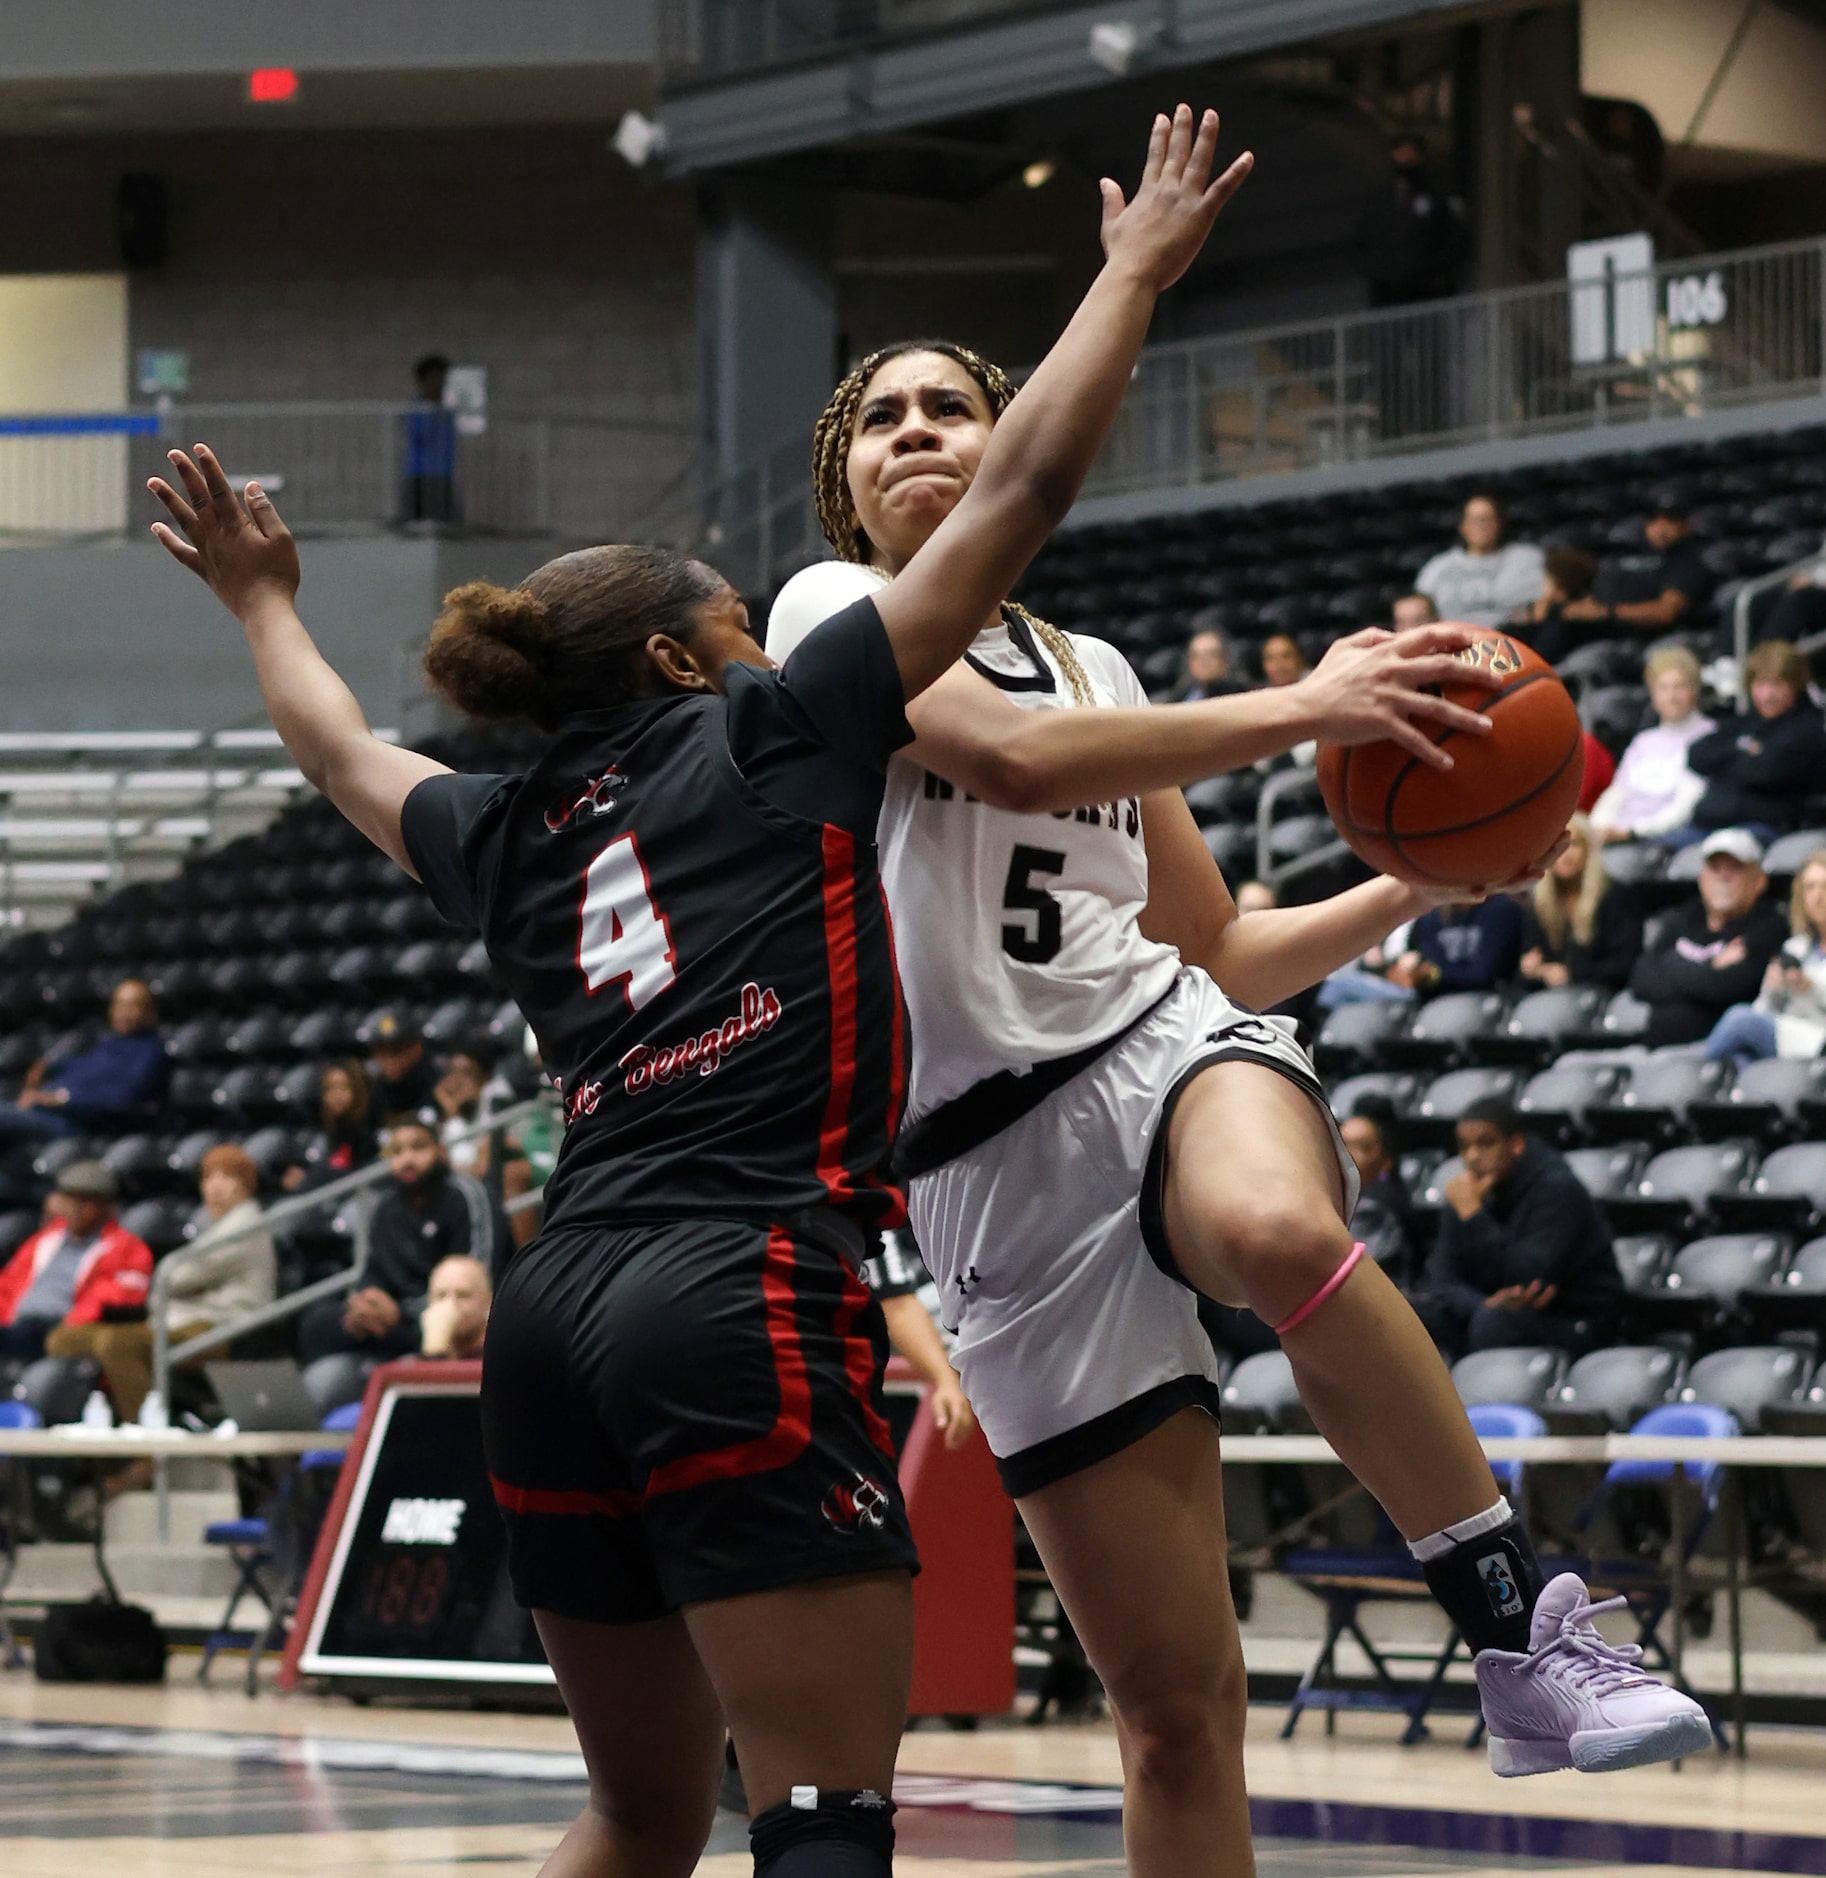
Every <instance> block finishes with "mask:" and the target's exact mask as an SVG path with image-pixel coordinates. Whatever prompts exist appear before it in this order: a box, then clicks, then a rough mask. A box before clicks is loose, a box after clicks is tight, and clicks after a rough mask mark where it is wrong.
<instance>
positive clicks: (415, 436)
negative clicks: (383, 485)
mask: <svg viewBox="0 0 1826 1878" xmlns="http://www.w3.org/2000/svg"><path fill="white" fill-rule="evenodd" d="M449 377H450V361H449V360H448V359H447V358H445V357H444V355H443V354H442V353H441V352H428V353H426V355H425V356H424V357H423V358H422V359H420V360H419V362H418V363H417V364H416V365H415V366H413V368H412V381H413V384H414V386H415V388H416V390H417V393H418V396H417V399H416V400H415V402H414V404H413V407H412V409H411V410H409V411H408V412H407V413H406V423H405V437H404V442H403V449H402V459H403V460H402V463H401V466H400V468H401V475H400V480H401V485H402V489H401V501H400V515H401V518H402V519H403V520H405V521H408V522H450V521H455V519H456V414H455V412H453V411H449V410H446V409H445V406H444V386H445V383H446V382H447V381H448V379H449Z"/></svg>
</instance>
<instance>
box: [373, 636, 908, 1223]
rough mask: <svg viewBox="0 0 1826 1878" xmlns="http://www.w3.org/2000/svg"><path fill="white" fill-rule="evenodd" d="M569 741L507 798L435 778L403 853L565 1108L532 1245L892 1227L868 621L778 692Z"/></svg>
mask: <svg viewBox="0 0 1826 1878" xmlns="http://www.w3.org/2000/svg"><path fill="white" fill-rule="evenodd" d="M725 682H726V684H727V692H726V694H725V695H723V696H720V697H719V696H716V695H714V694H711V693H689V692H677V693H672V694H669V695H667V696H664V697H660V698H655V699H651V700H645V701H642V702H640V703H637V704H630V705H626V706H622V707H619V708H617V709H614V710H609V711H601V712H586V713H582V714H580V715H579V716H578V717H576V718H575V719H573V720H572V721H570V722H569V723H567V724H566V725H565V726H564V727H563V728H562V729H561V730H560V731H559V732H558V733H557V735H556V737H555V738H554V740H553V741H552V743H551V745H550V746H549V748H548V749H547V750H546V751H545V753H544V755H543V756H542V757H541V758H540V760H539V762H538V763H537V764H536V765H535V766H534V768H533V769H531V770H530V771H528V772H527V773H526V774H524V775H519V776H475V775H449V776H436V777H432V778H430V779H429V780H427V781H425V782H423V783H420V784H419V786H418V787H417V788H416V789H414V790H413V791H412V793H411V795H410V796H409V797H408V798H407V801H406V804H405V809H404V812H403V814H402V817H401V821H402V825H403V829H404V834H405V841H406V848H407V852H408V853H409V854H410V855H411V857H412V863H413V866H414V867H415V868H416V870H417V871H418V874H419V877H420V879H422V880H423V881H424V883H425V885H426V887H427V889H428V890H429V891H430V894H431V897H432V899H433V901H434V902H435V903H436V905H437V907H438V910H439V911H440V912H441V913H443V914H444V916H445V917H446V918H447V919H450V920H452V921H454V922H456V923H457V924H459V925H464V926H467V927H470V928H471V929H473V930H475V931H478V932H479V933H480V934H481V935H482V938H483V939H484V941H485V942H486V944H487V947H488V953H489V957H490V958H491V959H492V960H493V961H494V964H495V966H496V968H497V969H498V970H499V972H500V973H501V975H502V977H503V978H504V979H505V980H506V983H507V988H508V990H509V991H510V992H511V993H512V994H513V997H514V999H515V1001H516V1002H517V1003H518V1004H519V1006H520V1008H521V1010H522V1011H524V1012H525V1013H526V1017H527V1020H528V1022H529V1023H530V1024H531V1025H532V1028H533V1032H534V1034H535V1036H537V1038H538V1040H539V1047H540V1052H541V1054H542V1056H543V1057H544V1060H545V1066H546V1070H547V1072H548V1074H550V1076H551V1077H552V1079H553V1081H554V1082H555V1084H556V1085H557V1087H558V1088H559V1089H560V1091H561V1092H562V1094H563V1098H564V1111H565V1124H566V1125H565V1137H564V1145H563V1149H562V1151H561V1152H560V1154H559V1157H558V1166H557V1170H556V1172H555V1173H554V1174H553V1176H552V1179H551V1182H550V1184H549V1185H548V1187H547V1189H546V1219H547V1222H548V1223H555V1222H560V1221H561V1222H564V1223H567V1224H574V1223H576V1222H578V1221H580V1220H604V1221H611V1220H615V1221H619V1220H641V1219H676V1218H677V1217H679V1216H680V1214H681V1213H693V1212H695V1213H703V1214H710V1215H718V1216H726V1217H733V1218H742V1219H756V1220H765V1221H773V1220H778V1219H780V1218H782V1217H783V1216H785V1215H788V1214H791V1213H795V1212H798V1211H800V1210H802V1209H805V1208H807V1207H815V1206H832V1207H837V1208H840V1209H842V1210H843V1211H845V1212H847V1213H849V1214H851V1215H852V1216H853V1217H855V1218H856V1219H857V1220H858V1221H859V1223H861V1224H863V1225H865V1226H871V1225H873V1226H887V1225H895V1224H898V1223H899V1221H900V1220H901V1219H902V1218H903V1217H904V1208H903V1206H902V1202H901V1196H900V1194H899V1192H898V1190H897V1189H896V1188H894V1187H893V1186H892V1185H891V1184H889V1182H888V1179H887V1174H886V1166H887V1152H888V1148H889V1146H890V1144H891V1142H892V1139H893V1134H894V1130H895V1128H896V1126H897V1125H898V1122H899V1119H900V1110H901V1104H902V1097H903V1089H904V1084H905V1066H906V1061H907V1044H906V1038H905V1030H904V1023H905V1020H904V1015H903V1011H902V1006H901V1000H900V989H899V984H898V982H897V980H896V977H895V970H894V954H893V943H892V937H891V934H890V931H889V925H888V914H887V903H886V900H885V898H884V896H883V893H882V889H881V881H880V876H879V873H878V870H877V866H876V857H875V825H876V821H877V818H878V817H879V814H880V810H881V797H882V789H883V772H884V770H885V767H886V765H887V761H888V758H889V756H890V754H891V753H892V752H893V751H894V750H895V749H897V748H898V747H899V746H900V745H901V744H903V743H906V742H907V741H909V740H910V738H911V736H912V731H911V729H910V728H909V727H908V724H907V721H906V716H905V712H904V705H903V696H902V689H901V683H900V674H899V670H898V668H897V667H896V666H895V663H894V657H893V653H892V650H891V648H890V647H889V644H888V638H887V634H886V632H885V631H884V629H883V627H882V624H881V620H880V616H879V615H878V614H877V613H876V611H875V607H874V603H873V602H872V601H868V600H865V601H863V602H862V603H861V604H860V605H858V606H855V607H852V608H851V609H850V610H849V611H848V612H847V613H844V614H841V615H839V616H838V617H837V618H835V619H833V620H832V621H831V622H829V624H828V625H827V626H825V627H824V628H823V629H822V630H821V631H820V632H819V633H818V634H817V635H816V636H815V638H814V639H813V640H812V641H808V642H807V645H806V647H805V648H804V649H803V650H802V651H801V652H800V653H798V654H797V655H796V656H795V658H794V660H793V669H792V672H791V674H790V675H788V674H786V673H782V672H771V671H767V670H764V669H761V668H758V667H747V666H731V667H730V668H729V669H728V671H727V674H726V680H725Z"/></svg>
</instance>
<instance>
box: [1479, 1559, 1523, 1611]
mask: <svg viewBox="0 0 1826 1878" xmlns="http://www.w3.org/2000/svg"><path fill="white" fill-rule="evenodd" d="M1477 1575H1478V1577H1479V1578H1480V1579H1481V1580H1482V1581H1483V1587H1484V1595H1485V1596H1486V1597H1487V1598H1488V1599H1489V1600H1490V1608H1491V1610H1493V1611H1494V1612H1495V1613H1496V1615H1497V1616H1498V1617H1520V1616H1521V1614H1522V1591H1521V1586H1520V1585H1519V1584H1518V1583H1517V1581H1516V1574H1515V1567H1514V1566H1513V1565H1512V1564H1511V1563H1510V1561H1509V1559H1508V1558H1507V1557H1506V1556H1505V1555H1504V1554H1503V1553H1501V1552H1488V1553H1486V1554H1485V1555H1484V1556H1483V1557H1482V1558H1480V1559H1479V1560H1478V1561H1477Z"/></svg>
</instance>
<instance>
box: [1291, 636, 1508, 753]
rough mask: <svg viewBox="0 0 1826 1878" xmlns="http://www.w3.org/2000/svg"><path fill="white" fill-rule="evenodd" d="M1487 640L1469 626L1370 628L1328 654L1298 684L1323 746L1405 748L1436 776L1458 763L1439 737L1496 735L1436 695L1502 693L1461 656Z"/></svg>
mask: <svg viewBox="0 0 1826 1878" xmlns="http://www.w3.org/2000/svg"><path fill="white" fill-rule="evenodd" d="M1482 636H1483V635H1482V634H1480V633H1478V632H1476V631H1474V630H1473V629H1472V628H1471V627H1469V626H1413V627H1410V628H1409V629H1408V630H1407V631H1406V632H1399V633H1391V632H1385V631H1384V630H1383V629H1382V628H1381V627H1380V626H1369V627H1366V628H1365V629H1364V630H1363V631H1362V632H1358V633H1352V634H1351V635H1350V636H1349V637H1348V638H1345V639H1339V640H1336V641H1334V642H1333V644H1332V645H1330V646H1328V647H1327V648H1326V652H1325V656H1324V657H1323V658H1322V659H1321V660H1320V661H1319V662H1318V664H1317V665H1315V666H1314V667H1313V669H1312V670H1311V671H1310V672H1308V673H1307V675H1306V676H1305V677H1304V678H1302V679H1301V680H1300V681H1299V687H1298V688H1299V690H1300V691H1301V692H1302V693H1303V694H1304V695H1305V696H1306V697H1307V698H1308V699H1309V700H1310V701H1311V703H1312V706H1313V709H1314V710H1315V712H1316V713H1317V715H1318V718H1319V731H1318V736H1319V741H1320V742H1321V743H1337V744H1359V743H1380V742H1383V741H1384V740H1387V741H1388V742H1390V743H1398V744H1400V745H1401V747H1402V748H1403V749H1404V750H1407V751H1410V752H1412V754H1413V755H1415V756H1417V757H1418V758H1419V759H1420V760H1421V762H1423V763H1426V764H1428V765H1430V766H1431V767H1432V768H1434V769H1450V768H1451V767H1452V758H1451V755H1450V753H1449V752H1448V751H1446V750H1442V749H1441V748H1440V747H1439V745H1438V744H1437V743H1436V742H1435V741H1434V733H1436V732H1438V731H1440V730H1455V731H1461V732H1463V733H1464V734H1465V735H1466V736H1470V737H1487V736H1488V735H1489V734H1490V730H1491V723H1490V720H1489V718H1487V717H1486V716H1484V715H1483V714H1482V713H1481V712H1479V711H1471V710H1467V709H1466V708H1465V707H1464V706H1463V705H1462V704H1453V703H1451V702H1450V701H1449V700H1448V699H1446V698H1443V697H1441V696H1440V695H1439V693H1438V691H1437V690H1436V689H1433V687H1436V686H1439V685H1444V684H1448V683H1449V684H1453V685H1483V686H1485V687H1487V688H1488V689H1489V690H1492V691H1496V690H1499V689H1500V688H1501V686H1502V680H1501V679H1499V678H1497V677H1496V676H1495V675H1494V674H1493V673H1492V672H1491V671H1490V670H1489V669H1488V667H1486V666H1484V665H1481V664H1467V663H1465V662H1464V661H1462V660H1461V659H1460V658H1459V657H1458V655H1459V654H1460V653H1461V652H1463V651H1465V650H1466V649H1467V648H1468V647H1470V646H1472V645H1474V644H1475V643H1476V642H1477V640H1478V639H1479V638H1481V637H1482Z"/></svg>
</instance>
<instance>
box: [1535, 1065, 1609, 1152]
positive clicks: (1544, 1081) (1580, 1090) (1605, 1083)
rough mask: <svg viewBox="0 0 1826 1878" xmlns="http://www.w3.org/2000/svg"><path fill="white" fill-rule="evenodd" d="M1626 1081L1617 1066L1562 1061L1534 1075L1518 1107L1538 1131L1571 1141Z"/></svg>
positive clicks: (1580, 1133) (1577, 1136)
mask: <svg viewBox="0 0 1826 1878" xmlns="http://www.w3.org/2000/svg"><path fill="white" fill-rule="evenodd" d="M1622 1080H1623V1070H1622V1068H1621V1066H1619V1065H1618V1064H1615V1063H1589V1062H1561V1063H1555V1064H1553V1065H1552V1066H1551V1067H1550V1068H1548V1069H1544V1070H1542V1071H1541V1072H1540V1074H1539V1075H1538V1076H1531V1077H1530V1078H1529V1079H1528V1082H1527V1084H1526V1085H1525V1086H1524V1087H1523V1089H1522V1093H1521V1095H1520V1096H1519V1097H1518V1098H1517V1099H1516V1106H1517V1108H1519V1109H1520V1110H1521V1112H1522V1114H1523V1116H1524V1117H1525V1118H1526V1121H1527V1125H1528V1126H1529V1127H1530V1128H1532V1129H1534V1130H1535V1131H1536V1132H1538V1133H1540V1134H1543V1135H1547V1136H1549V1137H1551V1138H1553V1139H1555V1140H1557V1141H1560V1142H1571V1141H1574V1140H1576V1139H1577V1138H1579V1137H1580V1136H1581V1135H1583V1134H1584V1132H1585V1115H1586V1111H1587V1110H1588V1109H1590V1108H1591V1106H1592V1105H1593V1104H1594V1103H1596V1102H1599V1101H1602V1100H1603V1098H1604V1097H1606V1096H1607V1095H1609V1094H1610V1093H1611V1092H1612V1091H1613V1090H1614V1089H1616V1088H1617V1086H1618V1085H1619V1084H1620V1083H1621V1081H1622Z"/></svg>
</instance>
